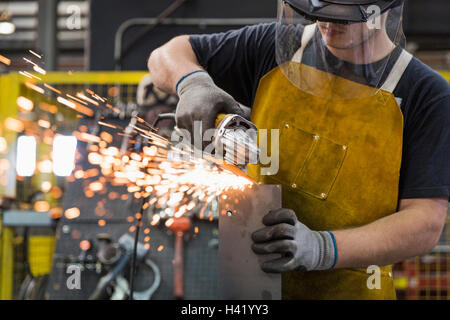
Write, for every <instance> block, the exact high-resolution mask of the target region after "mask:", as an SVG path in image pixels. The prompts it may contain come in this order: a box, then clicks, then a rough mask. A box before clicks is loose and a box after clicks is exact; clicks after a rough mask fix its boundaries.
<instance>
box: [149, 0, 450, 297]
mask: <svg viewBox="0 0 450 320" xmlns="http://www.w3.org/2000/svg"><path fill="white" fill-rule="evenodd" d="M402 10H403V3H402V1H399V0H396V1H387V0H380V1H375V0H372V1H367V0H352V1H348V0H345V1H344V0H327V1H319V0H314V1H313V0H286V1H279V12H278V19H279V21H278V23H273V24H262V25H257V26H251V27H246V28H243V29H240V30H235V31H230V32H226V33H220V34H213V35H193V36H180V37H176V38H174V39H173V40H171V41H170V42H168V43H167V44H165V45H164V46H163V47H161V48H159V49H157V50H156V51H154V52H153V53H152V54H151V56H150V59H149V63H148V66H149V70H150V72H151V73H152V75H153V77H154V81H155V84H156V85H157V86H158V87H160V88H162V89H163V90H165V91H167V92H173V93H175V92H176V93H178V95H179V98H180V101H179V104H178V107H177V125H178V126H179V127H181V128H186V129H188V130H192V127H193V122H194V121H196V120H199V121H202V123H203V128H202V129H203V130H206V129H208V128H212V127H214V119H215V117H216V116H217V114H218V113H239V112H240V111H239V108H237V107H236V106H237V102H239V103H242V104H244V105H249V106H252V114H251V121H252V122H253V123H255V124H256V126H257V127H258V128H259V129H278V130H279V157H280V159H279V161H280V163H279V170H278V172H277V173H274V174H273V175H266V176H264V175H261V170H260V169H261V166H250V165H249V166H248V174H249V175H250V176H252V177H253V178H255V179H257V180H258V181H260V182H262V183H275V184H282V189H283V207H284V209H280V210H276V211H272V212H269V213H267V215H265V217H264V219H263V223H264V224H265V225H266V227H265V228H263V229H261V230H258V231H256V232H255V233H254V234H253V235H252V239H253V241H254V245H253V251H254V252H255V253H257V254H268V253H280V254H281V255H282V257H281V258H278V259H275V260H272V261H268V262H265V263H263V264H262V265H261V267H262V269H263V270H264V271H266V272H277V273H283V282H282V290H283V298H285V299H395V290H394V287H393V280H392V268H391V264H393V263H396V262H399V261H402V260H404V259H407V258H410V257H414V256H417V255H422V254H425V253H427V252H429V251H430V250H431V249H432V248H433V247H434V246H435V245H436V243H437V241H438V239H439V237H440V234H441V232H442V229H443V226H444V224H445V219H446V213H447V208H448V199H449V195H450V161H449V154H450V88H449V85H448V83H447V82H446V81H445V80H444V79H443V78H442V77H440V76H439V75H438V74H437V73H435V72H434V71H432V70H431V69H430V68H428V67H427V66H425V65H424V64H422V63H421V62H420V61H418V60H417V59H415V58H413V57H412V56H411V55H410V54H409V53H407V52H406V51H404V50H403V49H402V46H404V37H403V34H402V27H401V21H402ZM371 265H376V266H380V271H381V274H380V278H381V281H380V283H379V285H376V284H375V288H374V286H372V285H371V284H370V279H369V276H370V274H368V273H367V269H366V268H367V267H368V266H371Z"/></svg>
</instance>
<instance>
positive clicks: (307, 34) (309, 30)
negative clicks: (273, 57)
mask: <svg viewBox="0 0 450 320" xmlns="http://www.w3.org/2000/svg"><path fill="white" fill-rule="evenodd" d="M316 26H317V24H315V23H314V24H309V25H307V26H305V28H304V29H303V34H302V43H301V46H300V48H298V50H297V52H296V53H295V54H294V56H293V57H292V62H297V63H300V62H302V56H303V51H305V48H306V46H307V45H308V43H309V42H310V41H311V39H312V37H313V36H314V32H315V31H316Z"/></svg>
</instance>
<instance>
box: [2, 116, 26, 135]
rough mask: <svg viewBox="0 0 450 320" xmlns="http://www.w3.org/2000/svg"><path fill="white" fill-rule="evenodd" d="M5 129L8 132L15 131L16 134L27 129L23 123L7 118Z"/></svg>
mask: <svg viewBox="0 0 450 320" xmlns="http://www.w3.org/2000/svg"><path fill="white" fill-rule="evenodd" d="M5 127H6V129H8V130H11V131H15V132H22V131H23V129H25V125H24V124H23V122H22V121H20V120H18V119H14V118H10V117H9V118H6V120H5Z"/></svg>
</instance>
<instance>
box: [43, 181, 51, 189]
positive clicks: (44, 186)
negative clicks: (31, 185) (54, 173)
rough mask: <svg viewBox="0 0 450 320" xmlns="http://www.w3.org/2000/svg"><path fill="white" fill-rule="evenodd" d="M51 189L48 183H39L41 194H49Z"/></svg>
mask: <svg viewBox="0 0 450 320" xmlns="http://www.w3.org/2000/svg"><path fill="white" fill-rule="evenodd" d="M51 189H52V184H51V182H50V181H43V182H42V183H41V191H42V192H49V191H50V190H51Z"/></svg>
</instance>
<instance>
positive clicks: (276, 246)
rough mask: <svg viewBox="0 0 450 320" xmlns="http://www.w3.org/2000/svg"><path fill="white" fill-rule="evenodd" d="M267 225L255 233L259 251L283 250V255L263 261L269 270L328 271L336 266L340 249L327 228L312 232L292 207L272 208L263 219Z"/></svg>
mask: <svg viewBox="0 0 450 320" xmlns="http://www.w3.org/2000/svg"><path fill="white" fill-rule="evenodd" d="M263 223H264V225H266V227H265V228H262V229H260V230H258V231H255V232H254V233H253V234H252V239H253V242H254V243H253V245H252V250H253V252H255V253H256V254H270V253H281V254H282V257H281V258H278V259H274V260H270V261H265V262H263V263H262V264H261V269H262V270H263V271H265V272H268V273H282V272H288V271H294V270H298V271H310V270H327V269H331V268H333V267H334V265H335V262H336V259H337V252H336V246H335V243H334V238H333V236H332V234H331V233H330V232H327V231H312V230H310V229H309V228H308V227H307V226H305V225H304V224H302V223H301V222H299V221H298V220H297V217H296V215H295V213H294V211H292V210H290V209H277V210H271V211H269V213H268V214H267V215H265V216H264V218H263Z"/></svg>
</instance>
